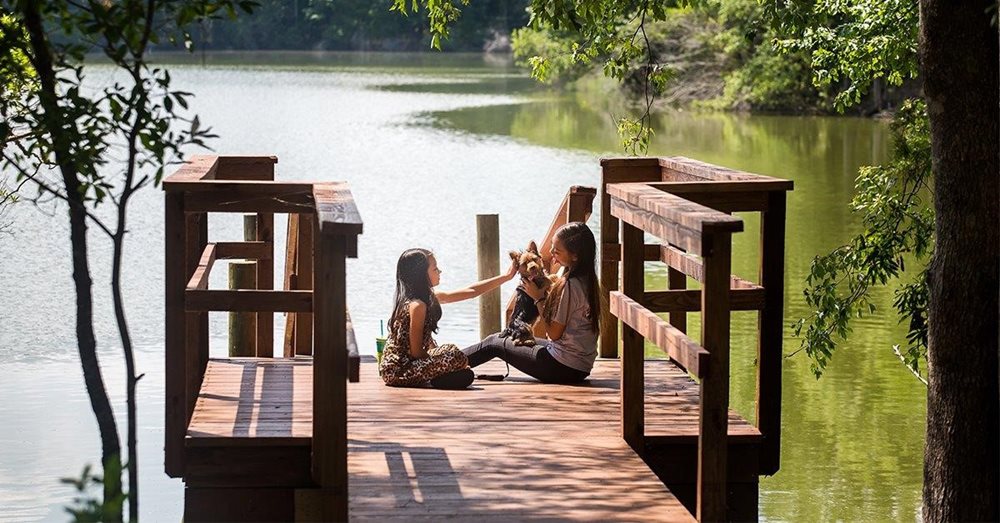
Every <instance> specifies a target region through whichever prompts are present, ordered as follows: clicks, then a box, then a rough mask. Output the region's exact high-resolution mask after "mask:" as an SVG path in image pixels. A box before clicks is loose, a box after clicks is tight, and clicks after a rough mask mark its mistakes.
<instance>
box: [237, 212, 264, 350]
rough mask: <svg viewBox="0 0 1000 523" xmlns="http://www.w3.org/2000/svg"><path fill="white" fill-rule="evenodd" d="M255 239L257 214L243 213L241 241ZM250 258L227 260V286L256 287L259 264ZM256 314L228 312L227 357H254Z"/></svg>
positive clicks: (256, 342)
mask: <svg viewBox="0 0 1000 523" xmlns="http://www.w3.org/2000/svg"><path fill="white" fill-rule="evenodd" d="M256 239H257V215H255V214H244V215H243V241H248V242H249V241H254V240H256ZM260 263H261V262H260V261H259V260H258V261H251V260H234V261H231V262H229V288H230V289H232V290H236V289H257V288H258V287H257V278H258V271H259V269H260V267H259V264H260ZM257 319H258V315H257V313H256V312H230V313H229V357H231V358H232V357H251V358H252V357H254V356H256V355H257V351H258V347H257V345H258V343H259V342H260V340H259V337H258V336H257V327H258V321H257Z"/></svg>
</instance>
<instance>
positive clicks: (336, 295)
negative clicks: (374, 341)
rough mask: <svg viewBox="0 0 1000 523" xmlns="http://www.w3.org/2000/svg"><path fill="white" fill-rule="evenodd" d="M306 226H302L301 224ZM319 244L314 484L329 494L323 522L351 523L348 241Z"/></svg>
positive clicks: (317, 232)
mask: <svg viewBox="0 0 1000 523" xmlns="http://www.w3.org/2000/svg"><path fill="white" fill-rule="evenodd" d="M300 225H301V224H300ZM320 225H321V224H320V221H319V220H313V238H314V239H315V242H316V249H315V253H316V257H315V266H314V269H315V272H314V290H313V317H314V319H315V320H316V321H315V340H314V342H315V343H314V347H313V437H312V471H313V480H314V481H315V482H316V483H317V485H318V486H319V488H320V490H322V491H324V492H325V493H326V494H325V495H324V496H323V497H324V498H328V499H326V501H324V502H323V503H322V505H321V513H320V514H319V516H320V518H321V519H323V520H329V521H346V520H347V502H346V499H347V373H348V368H347V331H346V329H347V301H346V292H345V290H346V289H345V284H346V260H347V237H346V236H344V235H342V234H324V233H323V232H322V230H321V227H320Z"/></svg>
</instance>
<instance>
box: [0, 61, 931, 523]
mask: <svg viewBox="0 0 1000 523" xmlns="http://www.w3.org/2000/svg"><path fill="white" fill-rule="evenodd" d="M341 54H342V53H341ZM338 55H340V54H338V53H319V54H316V53H291V54H288V53H280V54H273V53H268V54H262V55H252V54H251V55H247V54H246V53H244V54H242V55H237V54H231V53H220V54H210V55H208V56H207V57H206V63H207V64H209V66H208V67H204V68H203V67H200V66H197V65H183V64H181V65H175V66H173V68H172V73H173V76H174V78H175V79H176V81H177V82H178V84H177V86H176V87H177V88H181V89H184V90H187V91H191V92H194V93H195V94H196V98H195V100H194V104H195V108H196V110H197V111H198V112H199V114H200V115H201V119H202V121H203V122H206V123H208V124H211V125H213V126H214V127H215V130H216V132H217V133H218V134H219V135H220V136H221V137H222V138H221V139H220V140H219V141H218V142H217V143H216V144H215V146H216V149H217V150H219V151H221V152H225V153H264V154H272V153H273V154H277V155H278V156H279V158H280V163H279V165H278V173H279V177H281V178H283V179H300V180H301V179H321V180H334V179H347V180H349V181H350V182H351V185H352V189H353V190H354V194H355V197H356V199H357V201H358V204H359V207H360V209H361V212H362V216H363V218H364V219H365V222H366V223H365V231H366V233H365V235H364V236H362V237H361V239H360V243H359V250H360V254H361V256H360V258H359V259H358V260H356V261H352V262H351V263H350V264H349V265H348V273H349V288H348V302H349V303H350V306H351V308H352V315H353V317H354V319H355V324H356V328H357V329H358V339H359V340H361V342H362V343H361V344H362V347H363V349H367V350H369V351H370V350H373V348H374V346H373V344H369V343H365V342H364V340H371V339H372V338H374V336H375V335H377V331H378V321H379V320H380V319H384V318H385V316H387V314H388V307H389V305H390V303H389V302H390V296H391V293H392V281H391V274H392V272H393V268H394V263H395V259H396V256H398V254H399V252H401V251H402V250H404V249H405V248H408V247H412V246H414V245H424V246H428V247H431V248H432V249H434V250H435V251H436V252H437V253H438V258H439V261H440V263H442V266H443V268H444V270H445V274H444V276H443V280H444V284H445V286H449V285H458V284H463V283H466V282H468V281H471V280H472V279H474V277H475V256H474V248H472V247H470V246H472V245H474V242H475V236H474V227H473V224H474V215H475V214H476V213H485V212H499V213H501V241H502V242H503V245H504V246H505V247H506V246H507V245H521V244H522V243H523V242H524V240H525V239H527V238H530V237H533V236H537V235H538V234H541V233H542V232H543V230H544V227H545V226H546V225H547V223H548V220H549V217H550V215H551V212H554V210H555V208H556V206H557V205H558V203H559V201H560V200H561V198H562V196H563V194H564V193H565V191H566V188H567V187H568V186H569V185H572V184H584V185H592V186H596V185H597V184H598V183H599V167H598V164H597V159H598V158H599V157H600V156H602V155H616V156H617V155H620V153H619V152H618V151H619V150H620V148H619V145H618V138H617V136H616V135H615V133H614V130H613V126H612V125H611V123H610V122H611V114H613V113H615V112H616V111H620V106H619V105H618V102H617V101H615V100H614V97H613V96H609V95H607V94H606V93H603V92H601V91H599V90H596V91H591V92H584V93H577V94H574V95H570V96H562V95H557V94H554V93H552V92H549V91H545V90H539V89H537V88H535V87H534V86H532V85H531V84H530V83H529V82H527V81H526V79H524V78H523V77H512V76H511V74H512V72H513V70H512V69H511V68H510V64H509V62H503V61H500V62H496V63H494V62H487V61H484V59H483V58H482V57H481V56H479V55H472V56H459V57H455V56H454V55H417V56H409V57H400V56H380V55H371V54H370V55H344V56H338ZM254 56H256V59H255V58H254ZM160 58H161V60H162V61H163V62H170V63H175V64H180V63H181V62H182V61H183V60H181V59H175V58H174V57H163V56H162V55H161V57H160ZM184 60H187V61H188V62H187V63H189V64H190V63H193V64H197V63H198V57H197V56H196V57H195V58H194V59H191V58H185V59H184ZM192 60H194V61H193V62H192ZM262 100H263V101H266V103H262ZM655 126H656V135H655V136H654V138H653V142H652V146H651V149H650V154H654V155H678V154H679V155H685V156H691V157H694V158H698V159H700V160H703V161H708V162H714V163H718V164H721V165H725V166H728V167H733V168H739V169H745V170H748V171H751V172H758V173H761V174H768V175H772V176H778V177H783V178H789V179H792V180H794V181H795V191H794V192H793V193H791V194H790V197H789V200H788V222H787V232H786V241H787V252H786V277H785V303H786V318H787V322H788V323H790V322H791V321H792V320H793V319H794V318H796V317H799V316H801V315H803V314H806V313H807V312H808V311H807V309H806V308H805V305H804V301H803V299H802V296H801V288H802V281H803V278H804V275H805V274H806V271H807V270H808V266H809V262H810V260H811V259H812V257H813V256H815V255H816V254H818V253H822V252H825V251H828V250H829V249H831V248H833V247H835V246H836V245H839V244H841V243H843V242H844V241H846V240H847V239H848V238H849V237H850V236H851V234H853V233H854V232H856V231H857V229H858V220H857V218H856V217H854V216H852V215H851V214H850V213H849V212H848V210H847V202H848V200H849V199H850V197H851V194H852V191H853V180H854V177H855V175H856V172H857V167H858V166H859V165H863V164H867V163H873V162H878V161H881V160H882V159H884V158H885V156H886V154H887V148H888V140H887V128H886V126H885V125H884V124H882V123H879V122H874V121H870V120H860V119H851V118H816V117H777V116H766V117H765V116H739V115H728V114H697V113H688V112H670V113H664V114H660V115H658V116H657V118H656V122H655ZM525 187H530V188H531V191H527V192H525V191H524V188H525ZM133 205H134V206H133V212H132V218H131V220H132V233H133V235H132V237H131V238H130V239H129V244H128V250H127V252H126V257H127V260H126V263H127V270H126V275H125V279H126V301H127V303H128V304H129V307H130V319H131V320H132V323H133V334H134V336H135V338H136V340H137V343H139V344H140V346H141V348H140V352H141V354H140V363H141V367H142V368H141V370H142V371H143V372H147V375H148V377H147V378H146V379H145V380H144V381H143V382H142V385H141V390H142V394H143V396H142V398H140V416H141V418H140V419H141V420H142V425H143V427H142V432H141V441H142V442H143V443H142V444H143V445H144V446H145V447H144V448H143V449H142V454H141V456H142V458H141V459H143V464H142V474H143V478H144V479H143V482H144V492H143V496H144V502H143V503H144V506H143V512H144V514H156V516H155V517H154V516H149V517H150V518H153V519H157V520H158V519H160V518H161V517H162V518H163V519H171V520H177V519H179V517H180V516H179V514H180V505H179V504H180V499H181V498H180V483H179V482H178V481H176V480H170V479H168V478H166V477H165V476H164V475H163V473H162V466H161V465H162V448H161V447H162V419H161V415H162V410H161V409H162V407H161V405H162V403H161V402H162V398H161V391H162V372H163V369H162V359H161V353H160V351H161V350H162V345H161V344H162V303H163V301H162V274H163V260H162V256H163V253H162V194H161V193H159V192H158V191H155V190H150V191H145V192H143V193H142V194H140V195H138V196H137V198H136V200H135V203H134V204H133ZM539 209H541V211H539ZM404 217H405V218H404ZM741 217H742V218H743V219H744V220H745V222H746V227H745V231H746V232H744V233H741V234H738V235H737V236H736V237H735V244H734V253H735V259H734V271H735V272H736V273H737V274H739V275H741V276H743V277H745V278H747V279H750V280H755V279H756V278H757V274H756V272H757V268H756V261H755V257H756V249H757V244H758V239H757V237H756V235H757V230H758V226H759V221H758V220H757V217H756V216H755V215H753V214H750V213H747V214H743V215H741ZM13 218H14V219H15V231H14V232H15V235H14V236H13V237H12V238H6V237H4V238H0V252H2V254H3V256H0V303H3V304H4V305H5V306H6V305H7V304H13V306H7V307H5V309H4V323H5V327H4V329H0V375H2V376H3V378H2V379H0V394H3V396H4V397H7V398H9V399H10V400H9V401H6V402H4V403H2V404H0V424H2V425H3V426H5V427H18V430H16V431H11V430H5V431H4V432H3V434H2V435H0V506H3V507H4V508H5V511H3V512H0V520H2V519H7V518H12V520H17V521H23V520H32V519H39V518H47V519H51V520H60V519H62V514H61V512H60V510H59V509H58V505H59V504H62V503H65V502H66V501H67V500H68V499H69V498H70V495H71V493H70V492H68V490H67V489H63V488H61V487H59V486H58V485H57V484H56V483H55V480H56V478H58V477H60V476H65V475H71V474H74V473H76V472H78V471H79V468H80V467H81V466H82V465H83V463H84V462H86V461H92V462H93V461H94V460H95V458H94V456H96V455H97V439H96V438H97V437H96V429H95V428H94V426H93V421H92V419H91V417H90V414H89V412H88V407H87V405H86V402H85V397H84V395H83V389H82V380H81V379H80V377H79V375H78V373H79V370H78V368H76V366H75V361H76V359H75V358H76V357H75V346H74V344H73V335H72V317H73V309H72V303H71V300H67V299H66V297H67V296H72V286H71V282H70V279H69V274H70V269H69V264H68V250H67V249H68V247H67V246H66V244H65V237H66V234H65V230H66V228H65V225H64V224H63V221H64V217H63V214H62V213H61V211H58V209H57V212H55V214H54V216H53V217H51V218H50V217H48V216H46V215H44V214H40V213H38V212H36V211H34V210H33V209H30V208H23V209H18V210H16V211H15V214H14V215H13ZM597 220H598V217H597V216H594V217H593V218H592V219H591V226H592V227H593V226H596V224H597V223H598V222H597ZM240 227H241V225H240V221H239V219H238V217H233V219H229V218H228V217H227V218H219V219H217V220H215V221H213V222H212V227H211V230H210V237H211V238H212V240H213V241H215V240H220V239H226V238H228V239H233V238H237V237H239V235H240V234H241V233H240V230H241V229H240ZM276 229H277V230H276V238H279V239H281V238H284V234H285V232H284V223H283V222H282V221H280V220H279V222H278V223H277V228H276ZM54 232H55V233H54ZM282 248H283V245H280V241H279V245H278V249H279V250H280V249H282ZM91 249H92V253H93V255H94V256H95V259H94V262H93V267H94V270H95V292H96V293H97V299H98V303H110V302H109V300H108V293H107V287H106V285H107V284H106V281H107V270H106V268H105V266H106V263H105V261H106V259H107V255H108V248H107V245H104V244H103V243H101V242H100V241H95V242H94V243H93V245H92V246H91ZM277 269H278V274H276V278H277V279H278V280H277V281H281V276H282V275H281V272H280V271H281V268H280V267H278V268H277ZM215 276H217V278H215V279H213V282H212V286H213V287H220V286H222V285H224V281H223V280H224V274H223V271H219V273H218V274H217V275H215ZM647 286H648V287H650V288H664V287H665V286H666V284H665V276H664V272H663V269H662V267H657V266H655V265H652V264H651V265H649V266H648V270H647ZM510 292H511V289H510V288H506V289H505V290H504V294H505V295H509V293H510ZM875 302H876V303H877V304H879V305H880V306H881V307H883V308H886V307H888V306H889V305H890V296H889V294H887V293H882V294H880V295H878V296H876V300H875ZM108 309H110V307H108ZM477 310H478V309H477V306H476V304H475V303H467V304H457V305H449V306H448V308H446V312H445V318H444V320H443V322H442V325H441V333H440V335H439V338H440V339H442V340H443V341H451V342H456V343H459V344H466V343H470V342H472V341H474V340H475V338H476V337H477V332H476V322H475V317H476V314H477ZM39 317H45V318H56V319H59V318H61V320H59V321H53V322H45V323H48V324H42V322H39V321H38V318H39ZM96 320H97V330H98V336H99V339H100V348H101V354H102V357H103V358H105V360H104V361H105V362H106V364H107V365H108V368H109V369H115V370H112V371H110V372H109V376H110V378H109V380H110V381H111V385H110V387H111V389H112V390H120V389H121V381H122V380H121V379H120V368H121V362H120V358H119V357H118V356H117V355H116V351H117V348H116V333H115V331H114V323H113V318H112V316H111V314H110V310H104V309H101V310H98V311H97V317H96ZM224 321H225V319H224V316H223V315H218V316H217V317H216V318H213V329H215V332H216V333H221V334H224V332H225V323H224ZM275 324H276V325H277V326H280V325H282V322H281V321H276V322H275ZM697 329H698V321H697V318H696V317H695V316H691V317H690V318H689V330H690V331H691V332H697ZM755 332H756V317H755V315H753V314H750V313H738V314H736V315H734V323H733V356H732V365H733V367H732V376H733V382H732V402H733V405H734V407H735V408H736V409H737V410H739V411H740V412H741V413H743V414H744V415H746V416H748V417H752V415H753V412H752V410H753V397H754V386H755V385H754V367H753V365H754V352H755V343H756V342H755V338H754V334H755ZM786 334H788V333H787V331H786ZM902 336H903V329H902V328H899V327H898V326H896V325H895V324H894V322H893V320H892V319H891V317H887V316H879V317H876V318H873V319H866V320H864V321H858V322H857V323H856V324H855V331H854V333H853V336H852V341H851V343H850V344H848V345H847V346H845V347H844V348H842V350H841V351H840V352H839V353H838V354H837V356H836V359H835V361H834V364H833V366H832V367H831V368H830V369H829V371H828V372H827V374H826V375H825V376H824V378H823V379H822V380H819V381H817V380H815V379H814V378H813V377H812V375H811V374H810V373H809V370H808V362H807V361H806V360H805V359H804V358H803V357H802V356H796V357H793V358H790V359H788V360H786V366H785V370H784V376H783V384H784V396H783V397H784V409H783V433H782V438H783V440H782V468H781V471H780V472H779V473H778V474H777V475H776V476H774V477H772V478H766V479H764V480H763V481H762V483H761V509H760V512H761V517H762V518H763V519H770V520H791V521H813V520H834V519H836V520H851V521H854V520H857V521H872V520H912V519H914V517H915V515H916V514H917V513H918V512H919V510H918V505H919V499H920V485H921V462H922V444H923V432H924V430H923V416H924V411H925V400H924V390H923V388H922V385H920V384H919V383H917V382H916V381H915V380H914V379H913V378H912V377H911V376H910V375H909V374H908V372H907V371H906V370H905V369H904V368H903V367H902V366H901V365H900V364H899V363H898V362H897V361H896V359H895V356H894V355H893V354H892V352H891V351H890V349H889V347H890V345H891V344H892V343H896V342H898V341H899V340H902ZM279 339H280V338H279ZM222 341H223V340H222V339H221V338H214V339H213V346H214V347H216V350H217V349H218V347H219V346H220V345H221V342H222ZM797 346H798V341H797V340H794V339H791V338H789V337H786V340H785V352H786V353H787V352H791V351H793V350H794V349H795V348H797ZM120 403H121V398H117V399H116V405H118V404H120ZM39 405H45V406H46V409H47V412H46V415H45V416H41V415H40V414H39V408H38V407H39ZM81 442H83V443H82V444H83V445H84V447H83V448H81V447H79V445H80V444H81Z"/></svg>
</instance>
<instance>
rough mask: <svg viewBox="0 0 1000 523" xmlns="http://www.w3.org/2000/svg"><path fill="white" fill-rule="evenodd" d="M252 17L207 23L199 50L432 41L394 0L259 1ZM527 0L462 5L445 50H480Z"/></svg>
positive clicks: (409, 46) (408, 47)
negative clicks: (394, 9) (395, 8)
mask: <svg viewBox="0 0 1000 523" xmlns="http://www.w3.org/2000/svg"><path fill="white" fill-rule="evenodd" d="M259 4H260V5H259V6H258V7H257V8H255V9H254V15H253V16H245V17H239V18H238V19H237V20H235V21H234V22H232V23H230V22H227V23H224V24H215V23H212V22H208V23H206V24H204V25H203V26H202V27H200V28H199V30H198V31H197V33H196V41H197V42H198V44H199V46H200V47H201V48H203V49H204V48H206V47H210V48H213V49H271V50H273V49H327V50H365V51H372V50H374V51H415V50H424V49H426V48H427V47H428V45H430V42H431V35H430V34H429V31H428V30H427V27H426V26H427V22H426V21H425V20H423V19H422V18H420V17H416V16H399V14H397V13H395V12H390V10H389V8H390V7H391V6H392V5H393V0H376V1H361V0H297V1H290V0H260V2H259ZM526 5H527V0H513V1H508V0H476V1H474V2H471V3H469V5H461V6H460V7H461V14H462V16H461V19H459V20H456V21H455V22H454V23H452V24H450V25H449V26H448V38H447V39H444V38H439V39H438V40H437V43H438V44H439V45H440V46H441V48H442V49H446V50H450V51H482V50H483V48H484V45H487V44H489V43H491V42H493V41H494V40H504V39H506V38H507V37H509V35H510V32H511V30H512V29H513V28H517V27H521V26H523V25H524V24H525V23H527V21H528V14H527V12H526V11H525V9H524V8H525V6H526Z"/></svg>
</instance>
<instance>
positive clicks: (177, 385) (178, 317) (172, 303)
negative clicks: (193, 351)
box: [163, 192, 188, 478]
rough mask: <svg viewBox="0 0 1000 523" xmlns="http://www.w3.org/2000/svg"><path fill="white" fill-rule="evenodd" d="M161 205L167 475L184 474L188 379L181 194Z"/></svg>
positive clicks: (174, 195)
mask: <svg viewBox="0 0 1000 523" xmlns="http://www.w3.org/2000/svg"><path fill="white" fill-rule="evenodd" d="M164 200H165V205H164V212H163V216H164V227H163V229H164V242H163V243H164V247H165V255H164V269H165V275H164V276H165V277H164V284H165V285H164V287H165V288H164V298H165V302H166V303H165V308H166V317H165V318H164V328H165V333H164V337H165V352H166V371H165V382H166V383H165V389H166V390H165V393H166V398H165V405H164V410H165V414H166V415H165V420H164V431H163V433H164V434H163V435H164V468H165V470H166V472H167V475H168V476H170V477H174V478H179V477H181V476H183V475H184V438H185V436H186V435H187V422H188V414H187V401H186V393H187V379H186V372H185V371H186V369H185V361H184V356H185V345H186V342H185V337H186V328H185V323H186V317H185V313H184V287H185V286H186V285H187V281H186V278H187V277H186V275H185V272H184V269H185V265H186V260H185V257H184V249H185V247H184V244H185V242H184V233H185V223H184V193H181V192H167V193H166V195H165V197H164Z"/></svg>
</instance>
